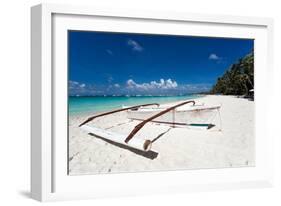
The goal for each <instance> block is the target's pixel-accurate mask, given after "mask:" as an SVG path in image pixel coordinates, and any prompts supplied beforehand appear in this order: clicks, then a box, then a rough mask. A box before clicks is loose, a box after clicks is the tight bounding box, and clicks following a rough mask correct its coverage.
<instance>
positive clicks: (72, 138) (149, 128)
mask: <svg viewBox="0 0 281 206" xmlns="http://www.w3.org/2000/svg"><path fill="white" fill-rule="evenodd" d="M196 99H197V101H198V102H202V103H205V104H208V105H209V104H210V105H211V104H221V105H222V107H221V110H220V113H221V118H222V131H221V132H219V131H218V127H217V126H215V127H214V128H212V129H210V130H207V131H198V130H192V129H186V128H172V129H171V127H168V126H164V125H157V124H153V123H149V124H147V125H146V126H145V128H144V129H142V130H143V131H142V135H144V136H148V137H155V136H157V135H159V134H163V135H162V136H161V137H160V138H159V139H157V141H155V142H153V146H152V150H153V152H155V153H157V157H155V158H152V154H149V155H151V156H150V158H149V157H146V156H145V155H144V154H143V153H136V151H132V150H130V149H128V148H122V147H119V146H118V145H116V144H112V143H110V142H107V141H104V140H102V139H100V138H97V137H94V136H92V135H89V134H87V133H86V132H85V131H83V130H81V129H80V128H78V127H77V125H79V123H81V122H82V121H84V120H85V119H86V118H88V117H89V116H90V115H92V114H93V113H86V114H83V115H81V114H75V115H73V114H72V115H69V160H70V161H69V174H70V175H80V174H101V173H102V174H104V173H119V172H144V171H163V170H164V171H166V170H185V169H203V168H227V167H245V166H254V165H255V158H254V154H255V152H254V146H255V141H254V139H255V137H254V102H253V101H249V100H247V99H244V98H238V97H236V96H224V95H204V96H203V97H199V98H196ZM188 100H190V99H188ZM181 101H184V100H181ZM181 101H176V102H170V103H165V104H161V106H163V105H171V104H175V103H178V102H181ZM195 101H196V100H195ZM95 114H96V113H95ZM93 115H94V114H93ZM93 124H94V125H95V126H97V127H100V128H103V129H108V130H110V131H113V132H118V133H127V132H128V131H130V129H132V128H133V127H134V126H135V125H136V122H134V121H132V122H130V121H127V122H126V112H121V113H115V114H113V115H110V117H107V118H100V119H98V120H95V122H94V123H93ZM216 125H217V124H216ZM173 148H176V149H173Z"/></svg>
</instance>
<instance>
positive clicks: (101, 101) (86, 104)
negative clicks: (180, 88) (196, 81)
mask: <svg viewBox="0 0 281 206" xmlns="http://www.w3.org/2000/svg"><path fill="white" fill-rule="evenodd" d="M198 97H199V95H186V96H168V97H166V96H139V97H135V96H134V97H126V96H122V97H69V102H68V104H69V114H70V115H76V114H83V113H89V112H90V113H97V112H102V111H108V110H113V109H118V108H121V107H122V105H125V106H134V105H138V104H148V103H160V104H161V103H168V102H175V101H179V100H188V99H195V98H198Z"/></svg>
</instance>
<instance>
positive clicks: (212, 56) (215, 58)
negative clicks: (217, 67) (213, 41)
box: [209, 53, 221, 60]
mask: <svg viewBox="0 0 281 206" xmlns="http://www.w3.org/2000/svg"><path fill="white" fill-rule="evenodd" d="M209 59H210V60H219V59H221V57H219V56H218V55H216V54H214V53H213V54H210V55H209Z"/></svg>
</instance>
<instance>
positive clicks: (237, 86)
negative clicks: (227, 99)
mask: <svg viewBox="0 0 281 206" xmlns="http://www.w3.org/2000/svg"><path fill="white" fill-rule="evenodd" d="M253 88H254V53H253V52H251V53H250V54H248V55H246V56H245V57H244V58H242V59H240V60H239V61H238V62H237V63H235V64H232V65H231V66H230V68H229V69H228V70H227V71H226V72H225V73H224V74H223V76H222V77H219V78H218V80H217V82H216V84H215V85H214V86H213V88H212V89H211V91H210V93H211V94H224V95H244V94H246V95H247V94H248V93H249V90H251V89H253Z"/></svg>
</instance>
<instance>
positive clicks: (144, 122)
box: [125, 100, 195, 143]
mask: <svg viewBox="0 0 281 206" xmlns="http://www.w3.org/2000/svg"><path fill="white" fill-rule="evenodd" d="M188 103H193V105H195V101H193V100H190V101H186V102H182V103H180V104H177V105H175V106H172V107H169V108H168V109H166V110H164V111H161V112H159V113H157V114H155V115H153V116H152V117H149V118H147V119H146V120H144V121H142V122H141V123H139V124H138V125H137V126H135V128H134V129H133V130H132V131H131V133H130V134H129V135H128V137H127V138H126V139H125V143H128V142H129V141H130V140H131V139H132V138H133V137H134V136H135V135H136V133H137V132H138V131H139V130H140V129H141V128H142V127H143V126H144V125H145V124H146V123H148V122H150V121H152V120H154V119H156V118H157V117H160V116H162V115H163V114H166V113H168V112H169V111H172V110H174V109H176V108H177V107H180V106H183V105H185V104H188Z"/></svg>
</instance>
